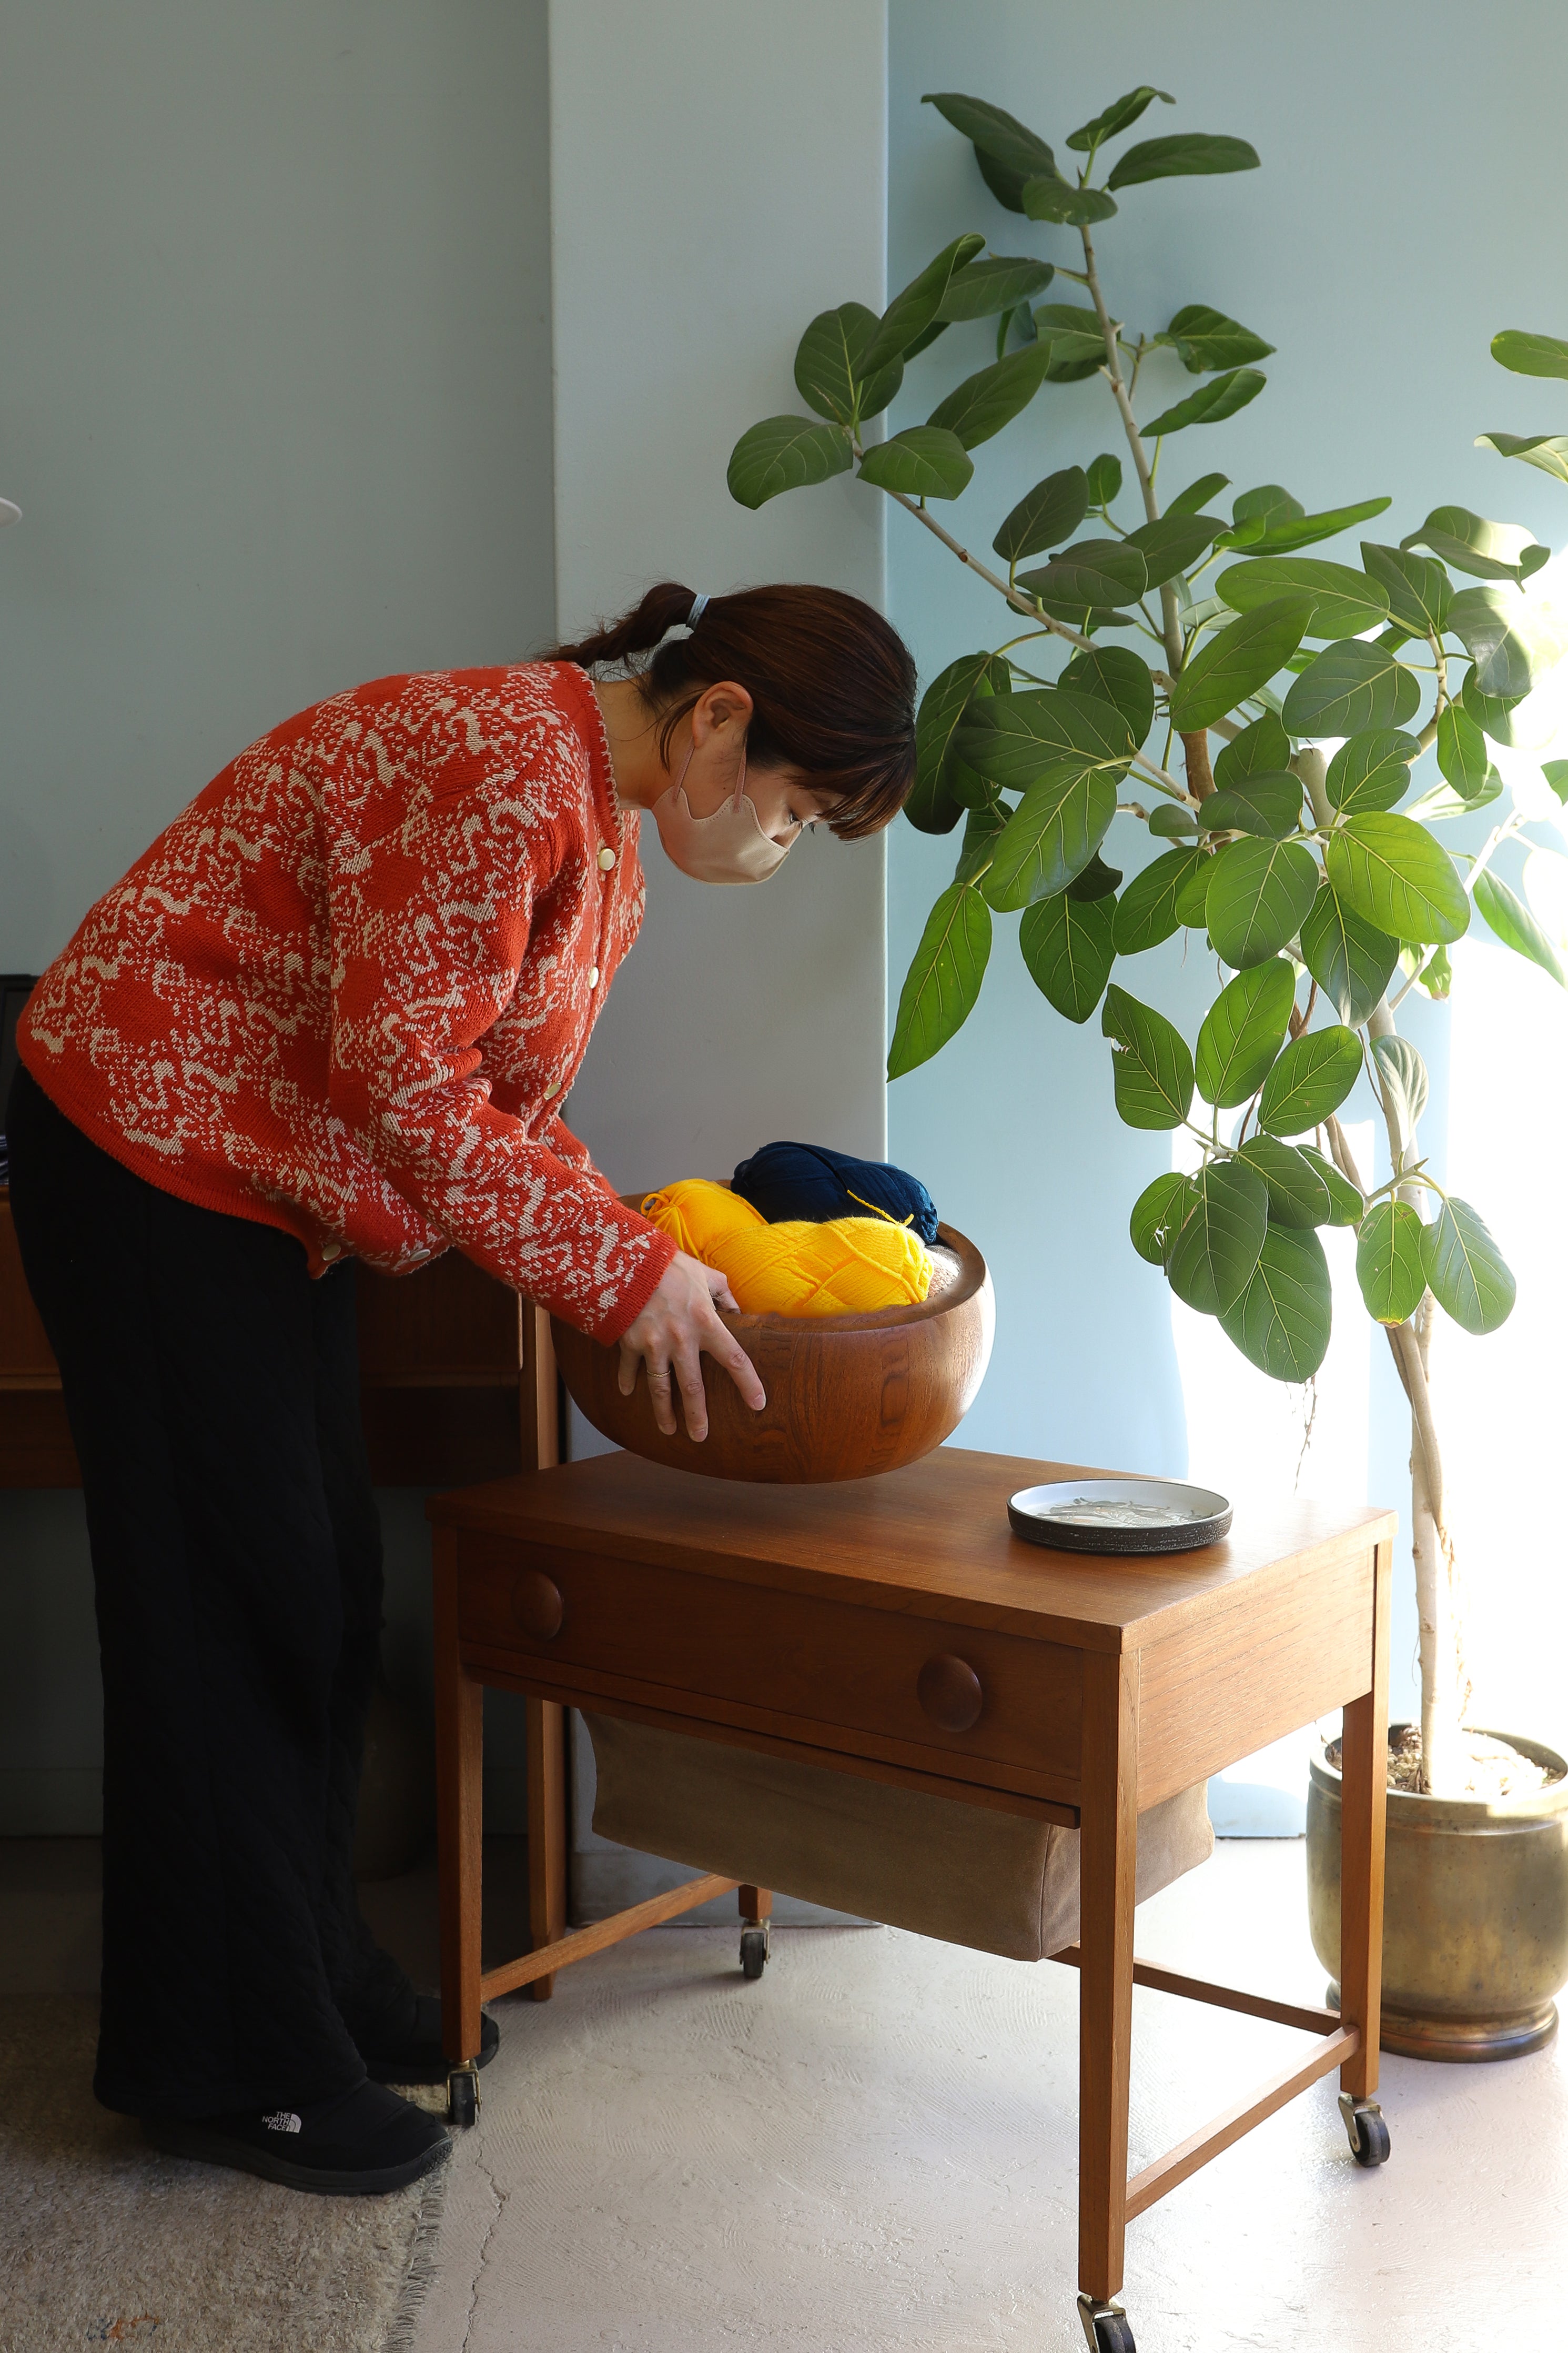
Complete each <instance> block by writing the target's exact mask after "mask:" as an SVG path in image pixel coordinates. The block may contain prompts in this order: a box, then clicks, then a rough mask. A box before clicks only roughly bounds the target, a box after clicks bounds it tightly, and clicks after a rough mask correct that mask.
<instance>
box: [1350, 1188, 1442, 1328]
mask: <svg viewBox="0 0 1568 2353" xmlns="http://www.w3.org/2000/svg"><path fill="white" fill-rule="evenodd" d="M1425 1230H1426V1229H1425V1228H1424V1227H1423V1225H1422V1223H1421V1219H1420V1218H1419V1216H1418V1215H1417V1214H1416V1212H1415V1210H1414V1209H1413V1208H1411V1206H1410V1204H1409V1202H1408V1201H1374V1202H1373V1206H1372V1208H1370V1209H1369V1210H1368V1211H1367V1213H1366V1215H1365V1217H1364V1218H1363V1219H1362V1225H1361V1232H1360V1234H1359V1235H1358V1236H1357V1238H1356V1249H1355V1274H1356V1281H1357V1282H1359V1283H1360V1285H1361V1295H1362V1297H1363V1299H1364V1300H1365V1302H1366V1307H1367V1314H1369V1315H1373V1316H1375V1317H1376V1319H1377V1321H1378V1322H1379V1323H1380V1324H1407V1323H1408V1322H1409V1321H1410V1318H1411V1317H1412V1316H1413V1315H1414V1314H1415V1310H1416V1309H1417V1308H1418V1307H1419V1306H1420V1304H1421V1302H1422V1301H1423V1299H1425V1297H1426V1262H1425V1260H1424V1258H1423V1255H1422V1248H1421V1245H1422V1238H1423V1235H1424V1233H1425Z"/></svg>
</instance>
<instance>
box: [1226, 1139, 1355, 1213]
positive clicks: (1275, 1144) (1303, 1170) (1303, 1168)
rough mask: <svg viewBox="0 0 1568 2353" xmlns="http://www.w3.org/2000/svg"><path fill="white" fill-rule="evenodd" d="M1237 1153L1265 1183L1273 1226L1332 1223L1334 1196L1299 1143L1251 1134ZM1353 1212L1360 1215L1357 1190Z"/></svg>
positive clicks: (1320, 1172)
mask: <svg viewBox="0 0 1568 2353" xmlns="http://www.w3.org/2000/svg"><path fill="white" fill-rule="evenodd" d="M1236 1156H1237V1159H1238V1160H1244V1161H1245V1162H1246V1163H1247V1166H1248V1167H1249V1168H1255V1169H1256V1170H1257V1172H1258V1176H1261V1177H1262V1179H1263V1181H1264V1183H1265V1185H1267V1186H1268V1215H1269V1217H1270V1218H1271V1219H1272V1220H1273V1222H1274V1223H1275V1224H1276V1225H1278V1226H1294V1227H1296V1228H1297V1229H1300V1230H1303V1231H1304V1230H1306V1229H1310V1227H1312V1226H1327V1225H1331V1224H1332V1223H1333V1209H1334V1203H1333V1196H1332V1194H1331V1192H1330V1190H1329V1187H1328V1185H1327V1183H1326V1182H1325V1180H1324V1177H1323V1175H1322V1171H1321V1169H1319V1168H1314V1167H1313V1166H1312V1163H1311V1161H1310V1160H1309V1159H1308V1157H1307V1155H1306V1153H1305V1152H1304V1151H1303V1150H1302V1148H1301V1147H1300V1145H1295V1144H1281V1143H1280V1141H1279V1137H1278V1136H1277V1135H1254V1136H1249V1137H1248V1139H1247V1142H1246V1143H1245V1144H1244V1145H1241V1146H1240V1148H1239V1149H1238V1151H1237V1155H1236ZM1353 1189H1354V1188H1353V1187H1352V1191H1353ZM1355 1213H1356V1215H1357V1217H1359V1216H1360V1215H1361V1196H1360V1194H1359V1193H1358V1194H1357V1195H1356V1210H1355Z"/></svg>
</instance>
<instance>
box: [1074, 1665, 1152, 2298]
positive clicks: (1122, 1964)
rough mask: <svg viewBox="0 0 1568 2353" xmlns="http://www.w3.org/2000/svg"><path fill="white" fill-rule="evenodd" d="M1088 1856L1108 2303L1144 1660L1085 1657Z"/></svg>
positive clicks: (1100, 2243) (1121, 2234)
mask: <svg viewBox="0 0 1568 2353" xmlns="http://www.w3.org/2000/svg"><path fill="white" fill-rule="evenodd" d="M1079 1789H1080V1803H1081V1809H1082V1811H1081V1831H1080V1837H1079V1913H1080V1920H1081V1926H1080V1928H1079V1952H1080V1956H1081V1958H1080V1965H1079V2158H1078V2170H1079V2182H1078V2270H1079V2288H1080V2289H1081V2291H1082V2292H1083V2294H1084V2295H1087V2296H1089V2297H1091V2298H1092V2299H1093V2300H1094V2301H1095V2302H1096V2303H1101V2304H1103V2303H1108V2302H1109V2301H1110V2298H1111V2297H1112V2296H1114V2295H1116V2293H1117V2292H1118V2290H1119V2289H1120V2287H1121V2271H1122V2252H1123V2247H1124V2244H1125V2241H1126V2235H1127V2104H1128V2094H1129V2089H1130V2084H1131V2042H1132V1912H1133V1900H1134V1883H1135V1878H1136V1873H1137V1867H1138V1654H1137V1652H1136V1651H1132V1652H1130V1653H1129V1654H1127V1655H1125V1656H1122V1657H1116V1656H1110V1655H1107V1654H1105V1653H1103V1652H1098V1651H1089V1652H1086V1653H1085V1655H1084V1675H1083V1759H1082V1773H1081V1779H1080V1784H1079Z"/></svg>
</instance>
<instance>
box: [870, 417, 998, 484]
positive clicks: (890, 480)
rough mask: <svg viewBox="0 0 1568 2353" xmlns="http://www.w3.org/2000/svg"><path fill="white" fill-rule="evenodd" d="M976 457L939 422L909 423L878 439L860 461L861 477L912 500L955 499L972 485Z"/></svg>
mask: <svg viewBox="0 0 1568 2353" xmlns="http://www.w3.org/2000/svg"><path fill="white" fill-rule="evenodd" d="M973 471H974V460H973V459H972V458H971V457H970V455H969V453H968V451H967V450H966V449H965V448H964V446H963V442H962V441H961V440H960V439H959V438H958V436H957V435H956V434H955V433H949V432H947V431H945V430H944V429H943V427H941V426H940V425H906V426H905V427H904V429H903V431H902V432H901V433H895V434H894V435H893V437H892V439H891V440H890V441H879V442H877V443H876V444H875V445H874V446H873V447H872V448H869V449H868V450H867V452H866V454H865V456H864V457H863V458H862V459H861V460H860V480H862V481H863V482H873V483H875V485H876V487H877V488H878V490H879V491H902V492H903V494H904V496H905V497H906V498H910V499H956V498H957V497H958V496H959V494H960V493H961V491H964V490H966V489H967V488H968V486H969V480H970V477H971V476H972V475H973Z"/></svg>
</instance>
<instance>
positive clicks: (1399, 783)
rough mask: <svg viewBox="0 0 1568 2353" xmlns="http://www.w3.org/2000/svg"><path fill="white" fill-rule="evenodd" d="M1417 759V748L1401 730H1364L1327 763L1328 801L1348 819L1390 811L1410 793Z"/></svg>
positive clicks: (1370, 728)
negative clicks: (1362, 813) (1341, 810)
mask: <svg viewBox="0 0 1568 2353" xmlns="http://www.w3.org/2000/svg"><path fill="white" fill-rule="evenodd" d="M1420 756H1421V746H1420V744H1418V743H1417V742H1416V741H1415V736H1414V735H1406V734H1405V732H1404V730H1403V729H1402V728H1398V727H1363V728H1362V729H1361V730H1360V731H1359V732H1358V733H1356V734H1354V735H1350V736H1347V737H1346V739H1345V741H1344V742H1343V743H1342V744H1341V745H1340V748H1339V750H1338V751H1337V752H1336V753H1335V754H1334V756H1333V758H1332V759H1331V761H1330V762H1329V776H1328V792H1329V798H1330V800H1331V801H1332V803H1333V805H1334V807H1336V808H1338V809H1343V810H1344V811H1345V812H1346V814H1347V816H1354V815H1359V814H1360V813H1361V812H1362V811H1363V810H1365V809H1387V808H1392V807H1394V803H1395V802H1396V801H1402V800H1403V799H1404V798H1405V794H1406V793H1407V792H1408V791H1409V789H1410V767H1411V763H1412V762H1413V761H1415V760H1418V759H1419V758H1420Z"/></svg>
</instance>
